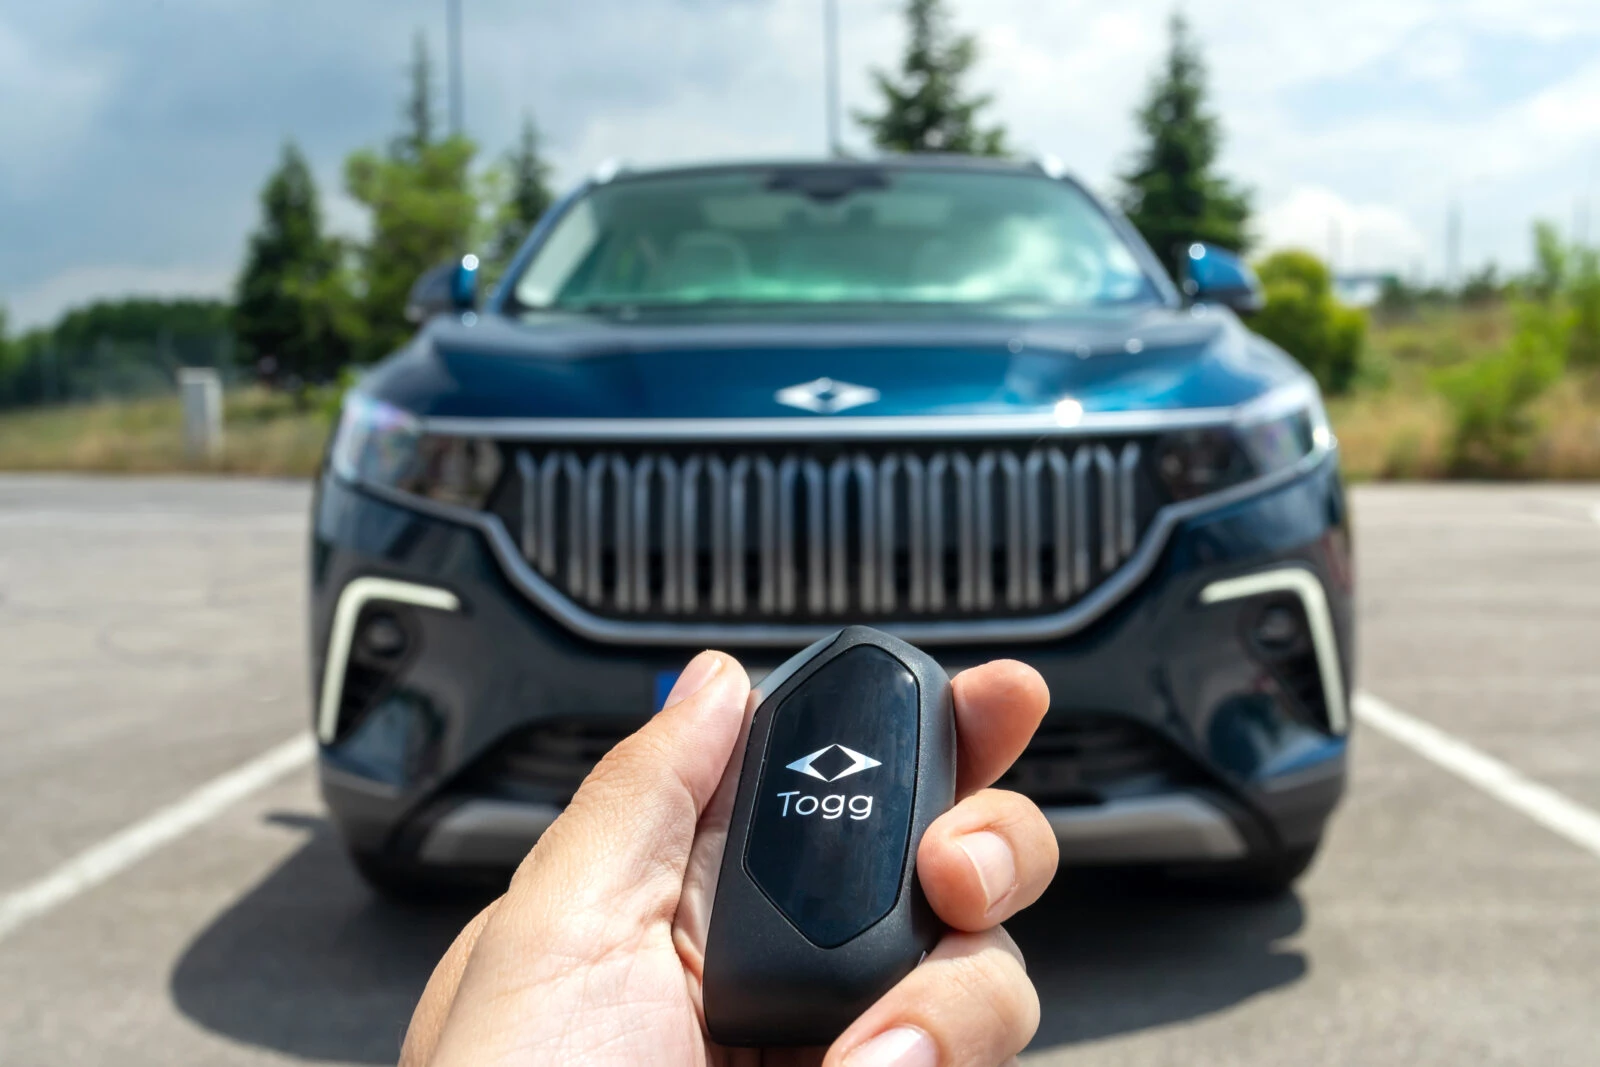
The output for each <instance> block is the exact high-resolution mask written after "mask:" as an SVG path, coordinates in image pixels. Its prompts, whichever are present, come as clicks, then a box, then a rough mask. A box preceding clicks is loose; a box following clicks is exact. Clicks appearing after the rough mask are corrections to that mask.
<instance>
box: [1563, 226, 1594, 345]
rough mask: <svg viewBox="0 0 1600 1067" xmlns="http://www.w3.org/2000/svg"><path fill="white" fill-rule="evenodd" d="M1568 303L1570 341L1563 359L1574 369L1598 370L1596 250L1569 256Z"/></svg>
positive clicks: (1576, 252)
mask: <svg viewBox="0 0 1600 1067" xmlns="http://www.w3.org/2000/svg"><path fill="white" fill-rule="evenodd" d="M1572 258H1573V266H1572V280H1571V281H1570V282H1569V283H1568V287H1567V288H1568V293H1569V296H1568V300H1569V301H1570V303H1571V304H1572V340H1571V342H1570V343H1569V345H1568V347H1567V357H1568V359H1569V360H1570V361H1571V362H1572V365H1573V366H1575V367H1582V368H1584V369H1585V370H1594V369H1600V249H1594V248H1581V249H1578V250H1576V251H1575V252H1574V253H1573V257H1572Z"/></svg>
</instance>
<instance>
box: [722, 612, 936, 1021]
mask: <svg viewBox="0 0 1600 1067" xmlns="http://www.w3.org/2000/svg"><path fill="white" fill-rule="evenodd" d="M757 700H758V701H759V703H758V704H757V707H756V710H755V714H754V716H753V717H752V719H751V721H750V728H749V735H748V741H747V743H746V746H745V750H744V754H743V757H742V759H741V757H739V756H738V754H735V757H734V759H733V761H731V762H730V765H729V768H728V773H730V774H738V775H739V779H738V783H739V784H738V790H737V793H736V794H735V799H734V804H733V813H732V821H731V822H730V824H729V827H728V843H727V847H726V850H725V851H724V853H723V856H722V866H721V873H720V874H719V876H718V879H717V887H716V896H715V902H714V904H713V905H712V910H711V920H710V928H709V930H708V932H707V936H706V957H705V972H704V982H703V990H704V1003H705V1014H706V1027H707V1029H708V1030H709V1031H710V1034H711V1038H712V1039H713V1040H714V1041H717V1042H719V1043H721V1044H724V1045H743V1046H751V1045H826V1044H828V1043H829V1042H831V1041H832V1040H833V1039H834V1038H835V1037H837V1036H838V1035H839V1034H840V1033H841V1032H842V1031H843V1030H844V1028H845V1027H846V1026H848V1025H849V1024H850V1023H851V1022H853V1021H854V1020H855V1019H856V1017H857V1016H859V1015H860V1014H861V1013H862V1012H863V1011H865V1010H866V1009H867V1008H868V1007H869V1006H870V1005H871V1004H872V1003H873V1002H874V1001H876V1000H877V999H878V998H879V997H880V996H882V995H883V994H884V993H885V992H887V991H888V989H889V987H890V986H892V985H894V984H895V983H896V982H898V981H899V980H900V979H901V978H903V977H904V976H905V975H906V974H907V973H908V972H909V971H910V970H911V969H912V968H913V967H915V966H916V965H917V963H918V961H919V960H921V958H922V956H923V955H924V954H925V953H926V952H927V951H928V949H930V948H932V947H933V944H934V942H935V941H936V940H937V938H938V936H939V934H940V933H941V932H942V927H941V926H940V924H939V922H938V920H937V918H936V917H935V916H934V914H933V911H932V909H931V908H930V907H929V906H928V902H927V900H926V899H925V898H924V897H923V895H922V889H921V887H920V886H919V885H918V883H917V871H916V856H917V845H918V844H919V843H920V842H921V840H922V834H923V831H925V830H926V829H927V828H928V824H929V823H931V822H933V820H934V819H936V818H938V817H939V816H940V815H941V814H943V813H944V812H945V811H947V810H949V808H950V806H951V804H952V803H954V800H955V719H954V716H953V712H952V709H951V695H950V678H949V676H948V675H947V674H945V672H944V669H943V668H942V667H940V666H939V664H938V663H937V662H936V661H935V660H934V659H933V658H932V657H931V656H929V655H927V654H926V653H925V652H922V651H920V650H918V649H915V648H913V647H911V646H910V645H908V644H906V643H905V642H904V641H900V640H898V639H896V638H893V637H890V636H889V635H888V634H884V633H880V632H878V631H877V630H872V629H869V628H867V627H865V626H852V627H849V628H848V629H845V630H842V631H840V632H839V633H838V634H837V635H835V636H833V637H830V638H826V639H824V640H822V641H818V642H817V643H816V644H814V645H812V646H811V647H810V648H808V649H806V650H805V651H804V652H801V653H800V654H799V655H797V656H795V657H794V658H793V659H791V660H789V661H788V662H787V663H785V664H784V665H783V666H781V667H779V668H778V669H777V670H776V671H774V672H773V673H772V674H771V675H769V676H768V677H767V679H766V681H765V682H764V683H763V684H762V686H761V688H760V689H759V690H758V695H757Z"/></svg>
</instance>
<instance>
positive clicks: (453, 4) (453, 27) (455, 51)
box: [446, 0, 466, 137]
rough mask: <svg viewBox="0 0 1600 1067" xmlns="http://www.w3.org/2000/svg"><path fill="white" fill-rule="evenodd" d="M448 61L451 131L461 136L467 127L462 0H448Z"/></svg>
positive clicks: (453, 134) (454, 134) (452, 133)
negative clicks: (462, 44)
mask: <svg viewBox="0 0 1600 1067" xmlns="http://www.w3.org/2000/svg"><path fill="white" fill-rule="evenodd" d="M446 11H447V15H448V23H449V24H448V27H447V30H448V34H447V36H448V42H447V44H446V47H447V49H448V51H449V57H448V62H449V64H450V133H451V135H452V136H455V137H460V136H461V134H462V133H463V132H464V130H465V129H466V118H465V116H464V114H463V112H464V111H465V107H466V105H465V101H464V100H463V99H462V97H463V93H462V81H461V0H448V2H447V7H446Z"/></svg>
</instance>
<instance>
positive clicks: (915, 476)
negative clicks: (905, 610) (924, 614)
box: [901, 453, 929, 612]
mask: <svg viewBox="0 0 1600 1067" xmlns="http://www.w3.org/2000/svg"><path fill="white" fill-rule="evenodd" d="M901 462H902V463H903V464H904V465H905V471H906V542H907V545H906V548H907V551H908V554H909V557H910V558H909V559H907V560H906V563H907V569H908V570H909V571H910V572H911V573H910V575H909V576H908V577H909V584H910V586H911V589H910V594H911V596H910V606H911V610H912V611H913V612H919V611H923V610H926V608H927V605H928V535H929V532H928V524H927V522H925V521H924V519H923V507H924V505H925V504H926V503H927V498H926V497H925V496H924V495H923V493H924V489H923V484H924V483H923V480H922V475H923V467H922V460H920V459H918V458H917V457H916V456H915V455H912V454H909V453H908V454H906V455H905V456H904V457H903V458H902V459H901Z"/></svg>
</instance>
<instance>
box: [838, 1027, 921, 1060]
mask: <svg viewBox="0 0 1600 1067" xmlns="http://www.w3.org/2000/svg"><path fill="white" fill-rule="evenodd" d="M844 1063H845V1067H938V1063H939V1050H938V1049H937V1048H935V1047H934V1044H933V1038H931V1037H929V1036H928V1035H927V1034H925V1033H923V1032H922V1031H921V1030H916V1029H913V1028H912V1027H909V1026H897V1027H895V1028H894V1029H893V1030H885V1031H884V1032H883V1033H881V1034H879V1035H878V1036H877V1037H875V1038H873V1039H872V1040H871V1041H868V1042H867V1043H866V1044H865V1045H858V1046H856V1049H855V1051H854V1052H851V1053H850V1055H848V1056H846V1057H845V1058H844Z"/></svg>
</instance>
